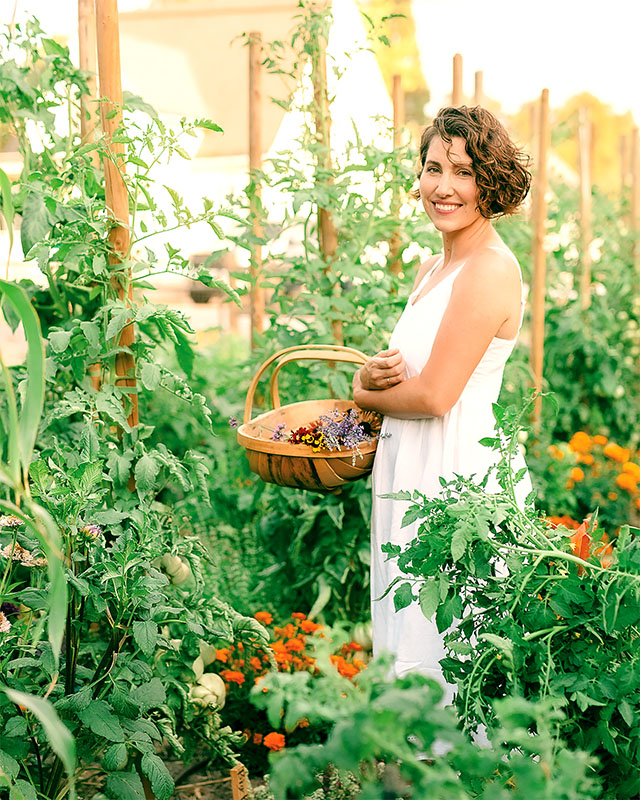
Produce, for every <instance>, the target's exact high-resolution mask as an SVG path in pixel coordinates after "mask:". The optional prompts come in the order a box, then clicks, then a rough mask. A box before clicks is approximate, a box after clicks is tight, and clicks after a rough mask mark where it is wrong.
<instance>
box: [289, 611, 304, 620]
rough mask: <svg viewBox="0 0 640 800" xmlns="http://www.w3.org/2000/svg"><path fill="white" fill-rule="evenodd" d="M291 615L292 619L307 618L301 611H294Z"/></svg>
mask: <svg viewBox="0 0 640 800" xmlns="http://www.w3.org/2000/svg"><path fill="white" fill-rule="evenodd" d="M291 616H292V617H293V619H299V620H303V619H306V618H307V615H306V614H303V613H302V612H301V611H294V612H293V614H292V615H291Z"/></svg>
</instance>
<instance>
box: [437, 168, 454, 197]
mask: <svg viewBox="0 0 640 800" xmlns="http://www.w3.org/2000/svg"><path fill="white" fill-rule="evenodd" d="M438 194H439V195H440V196H441V197H445V196H446V195H448V194H451V178H450V176H449V175H448V174H447V173H446V172H441V173H440V180H439V181H438Z"/></svg>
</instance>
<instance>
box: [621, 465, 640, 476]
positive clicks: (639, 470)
mask: <svg viewBox="0 0 640 800" xmlns="http://www.w3.org/2000/svg"><path fill="white" fill-rule="evenodd" d="M622 471H623V472H626V473H627V474H628V475H631V476H632V478H633V479H634V481H640V467H639V466H638V465H637V464H635V463H634V462H633V461H625V463H624V464H623V465H622Z"/></svg>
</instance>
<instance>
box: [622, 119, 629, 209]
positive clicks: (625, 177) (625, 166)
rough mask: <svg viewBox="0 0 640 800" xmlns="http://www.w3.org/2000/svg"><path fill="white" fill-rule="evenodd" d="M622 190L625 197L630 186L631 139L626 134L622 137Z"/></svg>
mask: <svg viewBox="0 0 640 800" xmlns="http://www.w3.org/2000/svg"><path fill="white" fill-rule="evenodd" d="M619 141H620V145H619V147H620V190H621V192H622V194H623V196H624V195H625V194H626V191H627V186H628V185H629V151H630V148H629V144H630V142H629V138H628V137H627V136H626V134H624V133H623V134H622V135H621V136H620V140H619Z"/></svg>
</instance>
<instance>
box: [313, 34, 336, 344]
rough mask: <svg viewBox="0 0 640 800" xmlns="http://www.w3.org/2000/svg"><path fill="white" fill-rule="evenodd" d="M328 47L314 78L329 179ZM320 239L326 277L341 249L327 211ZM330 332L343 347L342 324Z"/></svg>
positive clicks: (321, 217) (321, 158) (323, 166)
mask: <svg viewBox="0 0 640 800" xmlns="http://www.w3.org/2000/svg"><path fill="white" fill-rule="evenodd" d="M325 46H326V42H323V41H320V40H318V41H317V48H318V51H317V52H316V53H315V54H314V63H313V67H312V74H313V100H314V116H315V128H316V139H317V141H318V143H319V145H320V148H321V151H320V153H319V155H318V171H319V172H324V173H325V175H327V174H330V173H331V117H330V115H329V97H328V93H327V59H326V53H325ZM318 238H319V244H320V249H321V250H322V254H323V256H324V261H325V264H326V267H325V269H324V272H325V274H326V275H330V274H331V262H332V261H333V259H334V256H335V254H336V250H337V249H338V234H337V232H336V226H335V224H334V222H333V218H332V217H331V212H330V211H329V210H328V209H326V208H319V209H318ZM337 289H338V287H337V285H336V284H334V287H333V293H334V294H335V293H337ZM331 329H332V331H333V338H334V339H335V341H336V344H343V333H342V320H339V319H334V320H332V322H331Z"/></svg>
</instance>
